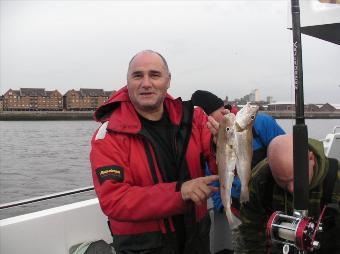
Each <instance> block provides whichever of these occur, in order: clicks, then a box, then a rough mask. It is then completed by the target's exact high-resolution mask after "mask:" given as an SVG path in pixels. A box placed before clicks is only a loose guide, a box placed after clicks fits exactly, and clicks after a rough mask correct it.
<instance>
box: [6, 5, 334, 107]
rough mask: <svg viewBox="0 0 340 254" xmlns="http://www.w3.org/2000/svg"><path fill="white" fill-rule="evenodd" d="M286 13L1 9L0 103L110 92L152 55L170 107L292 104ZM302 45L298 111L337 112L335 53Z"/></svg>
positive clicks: (328, 46)
mask: <svg viewBox="0 0 340 254" xmlns="http://www.w3.org/2000/svg"><path fill="white" fill-rule="evenodd" d="M287 3H288V2H287V1H285V0H272V1H270V0H267V1H255V0H249V1H236V0H235V1H230V0H229V1H77V0H74V1H42V0H40V1H3V0H1V2H0V4H1V6H0V7H1V9H0V11H1V13H0V16H1V18H0V21H1V25H0V26H1V27H0V28H1V30H0V33H1V34H0V35H1V37H0V42H1V45H0V47H1V48H0V50H1V52H0V63H1V66H0V68H1V69H0V74H1V76H0V86H1V94H4V93H5V92H6V91H7V90H8V89H10V88H12V89H19V88H25V87H32V88H46V89H47V90H54V89H57V90H59V91H60V92H61V93H65V92H66V91H67V90H69V89H77V90H78V89H79V88H103V89H104V90H113V89H114V90H117V89H119V88H120V87H122V86H123V85H125V84H126V71H127V64H128V62H129V60H130V58H131V57H132V56H133V55H134V54H135V53H136V52H138V51H140V50H143V49H153V50H156V51H158V52H160V53H161V54H163V55H164V57H165V58H166V59H167V60H168V64H169V67H170V71H171V72H172V82H171V88H170V90H169V92H170V93H171V94H172V95H174V96H175V97H177V96H180V97H182V98H183V99H188V98H190V96H191V94H192V93H193V92H194V91H195V90H197V89H204V90H210V91H211V92H213V93H216V94H218V95H219V96H220V97H222V98H224V97H225V96H228V97H229V99H234V98H239V97H242V96H244V95H245V94H248V93H250V92H251V91H252V90H253V89H255V88H257V89H259V90H260V95H261V99H263V100H265V99H266V97H267V96H273V97H274V100H276V101H294V93H293V87H292V80H293V75H292V70H293V64H292V42H291V41H292V36H291V31H290V30H288V29H287V27H288V17H289V15H290V13H289V8H288V7H287ZM301 15H302V14H301ZM302 44H303V45H302V47H303V69H304V91H305V102H306V103H310V102H314V103H324V102H330V103H340V46H338V45H335V44H332V43H329V42H325V41H322V40H319V39H316V38H312V37H309V36H305V35H302Z"/></svg>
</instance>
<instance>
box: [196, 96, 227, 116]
mask: <svg viewBox="0 0 340 254" xmlns="http://www.w3.org/2000/svg"><path fill="white" fill-rule="evenodd" d="M191 101H192V103H193V104H194V106H199V107H201V108H202V109H203V110H204V112H205V113H206V114H207V115H210V114H211V113H212V112H214V111H215V110H216V109H219V108H220V107H223V106H224V103H223V101H222V100H221V99H220V98H218V97H217V96H216V95H215V94H213V93H211V92H208V91H203V90H197V91H196V92H194V93H193V94H192V96H191Z"/></svg>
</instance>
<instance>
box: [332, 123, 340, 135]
mask: <svg viewBox="0 0 340 254" xmlns="http://www.w3.org/2000/svg"><path fill="white" fill-rule="evenodd" d="M336 129H339V130H340V126H338V125H337V126H335V127H334V128H333V134H335V133H338V132H337V131H336ZM339 132H340V131H339Z"/></svg>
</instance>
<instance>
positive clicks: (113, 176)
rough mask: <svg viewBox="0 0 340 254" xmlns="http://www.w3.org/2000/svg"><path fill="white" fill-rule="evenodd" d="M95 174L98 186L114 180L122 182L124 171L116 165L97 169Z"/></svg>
mask: <svg viewBox="0 0 340 254" xmlns="http://www.w3.org/2000/svg"><path fill="white" fill-rule="evenodd" d="M96 174H97V177H98V180H99V182H100V184H103V182H105V181H106V180H115V181H117V182H123V180H124V170H123V168H122V167H120V166H117V165H113V166H105V167H101V168H97V169H96Z"/></svg>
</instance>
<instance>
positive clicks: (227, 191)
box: [216, 113, 241, 228]
mask: <svg viewBox="0 0 340 254" xmlns="http://www.w3.org/2000/svg"><path fill="white" fill-rule="evenodd" d="M234 123H235V115H234V114H232V113H229V114H227V115H225V117H224V118H223V119H222V120H221V122H220V126H219V129H218V134H217V142H216V146H217V153H216V161H217V168H218V175H219V179H220V192H221V199H222V203H223V206H224V210H225V213H226V216H227V219H228V222H229V226H230V228H236V227H237V226H239V225H240V224H241V221H240V220H239V219H238V218H237V217H236V216H234V215H233V213H232V212H231V210H230V205H231V186H232V183H233V180H234V170H235V165H236V154H235V133H234Z"/></svg>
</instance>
